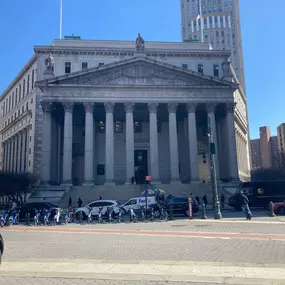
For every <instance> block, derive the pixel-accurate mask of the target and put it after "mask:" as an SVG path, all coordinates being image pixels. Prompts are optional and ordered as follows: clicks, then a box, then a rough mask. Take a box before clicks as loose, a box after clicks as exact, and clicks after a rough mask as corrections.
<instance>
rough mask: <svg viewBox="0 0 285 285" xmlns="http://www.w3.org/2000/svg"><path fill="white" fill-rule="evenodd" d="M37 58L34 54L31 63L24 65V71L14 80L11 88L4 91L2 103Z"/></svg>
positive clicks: (1, 97)
mask: <svg viewBox="0 0 285 285" xmlns="http://www.w3.org/2000/svg"><path fill="white" fill-rule="evenodd" d="M36 60H37V56H36V54H34V55H33V56H32V57H31V58H30V59H29V61H28V62H27V63H26V64H25V65H24V67H23V68H22V70H21V71H20V72H19V73H18V74H17V76H16V77H15V78H14V80H13V81H12V82H11V83H10V84H9V86H8V87H7V88H6V89H5V90H4V92H3V93H2V95H1V96H0V102H1V101H2V100H3V99H4V98H5V96H6V95H7V94H8V93H9V92H10V91H11V89H13V88H14V87H15V85H16V83H17V82H18V81H19V79H20V78H21V77H22V76H23V75H24V74H25V72H26V71H27V70H28V69H29V68H30V67H31V66H32V65H33V64H34V63H35V62H36Z"/></svg>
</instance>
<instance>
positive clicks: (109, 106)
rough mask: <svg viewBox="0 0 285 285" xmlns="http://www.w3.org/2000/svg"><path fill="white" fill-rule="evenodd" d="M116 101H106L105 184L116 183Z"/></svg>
mask: <svg viewBox="0 0 285 285" xmlns="http://www.w3.org/2000/svg"><path fill="white" fill-rule="evenodd" d="M114 106H115V104H114V103H105V110H106V130H105V132H106V139H105V146H106V150H105V184H112V185H113V184H114V115H113V112H114Z"/></svg>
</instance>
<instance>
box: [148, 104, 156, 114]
mask: <svg viewBox="0 0 285 285" xmlns="http://www.w3.org/2000/svg"><path fill="white" fill-rule="evenodd" d="M157 108H158V103H148V110H149V112H150V113H156V112H157Z"/></svg>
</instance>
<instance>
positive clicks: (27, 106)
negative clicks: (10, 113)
mask: <svg viewBox="0 0 285 285" xmlns="http://www.w3.org/2000/svg"><path fill="white" fill-rule="evenodd" d="M28 110H29V102H27V103H26V111H28Z"/></svg>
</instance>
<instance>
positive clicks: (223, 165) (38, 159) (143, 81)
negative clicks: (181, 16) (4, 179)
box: [0, 40, 249, 185]
mask: <svg viewBox="0 0 285 285" xmlns="http://www.w3.org/2000/svg"><path fill="white" fill-rule="evenodd" d="M229 56H230V53H229V52H227V51H214V50H211V49H210V47H209V45H207V44H201V43H159V42H149V43H148V42H146V43H145V49H144V50H143V51H136V46H135V42H123V41H122V42H119V41H84V40H56V41H54V42H53V43H52V44H51V45H50V46H36V47H35V55H34V56H33V58H32V59H31V61H30V62H29V64H28V65H26V66H25V67H24V69H23V71H22V72H21V74H19V75H18V77H17V78H16V79H15V80H14V81H13V83H12V84H11V85H10V86H9V87H8V89H7V90H6V91H5V92H4V94H3V95H2V97H1V101H0V104H1V108H2V109H1V110H2V112H1V148H2V149H1V154H2V156H1V167H2V170H6V171H15V172H22V171H30V172H33V173H35V174H36V175H37V176H38V177H39V182H41V183H43V184H59V185H60V184H63V185H93V184H104V183H105V184H113V183H120V184H123V183H131V179H132V177H133V176H135V177H136V178H137V179H139V178H138V177H137V175H138V173H140V174H143V176H144V175H150V176H152V179H153V181H154V182H155V183H181V182H188V183H189V182H193V183H195V182H198V181H203V180H208V179H209V167H208V161H209V159H208V136H207V129H208V127H207V118H208V116H211V118H212V122H214V125H215V127H214V128H213V137H214V138H215V142H216V145H217V148H216V150H217V152H216V163H217V165H218V167H217V170H218V172H217V173H218V179H221V180H226V181H229V180H238V179H243V178H244V177H248V175H249V154H248V139H247V138H248V123H247V114H246V101H245V98H244V94H243V91H242V89H240V88H239V86H238V84H237V80H236V78H235V75H234V71H233V69H232V68H231V66H230V63H229V62H228V58H229ZM47 58H49V62H52V63H53V65H52V67H50V66H46V63H47V60H46V59H47ZM51 58H52V60H51ZM198 64H199V65H201V64H202V65H203V66H204V68H203V72H202V73H201V72H198V70H197V66H198ZM214 65H215V66H218V70H219V72H218V74H217V73H216V74H213V66H214ZM31 70H35V71H34V73H35V75H34V76H35V77H34V78H37V83H36V87H34V84H33V89H32V91H31V92H30V93H29V94H27V95H25V96H24V98H23V101H21V103H19V104H22V105H23V104H25V103H26V101H27V100H30V101H29V104H30V105H29V106H30V107H29V113H27V115H24V114H23V115H21V116H20V117H19V119H22V118H23V120H24V121H25V120H26V121H25V122H26V125H24V124H23V123H22V125H21V124H18V125H17V126H19V127H18V128H16V127H14V124H13V122H11V121H10V115H11V114H12V113H13V112H14V110H15V109H16V108H18V107H16V106H13V108H12V109H11V110H10V112H8V113H7V112H3V110H4V109H5V108H6V107H4V102H7V99H8V98H9V96H11V94H12V92H13V89H14V88H15V87H17V86H19V84H20V82H21V80H23V78H24V77H27V74H28V73H29V72H31ZM214 75H215V76H214ZM8 102H9V99H8ZM31 102H32V103H31ZM5 104H7V103H5ZM19 107H20V105H19ZM28 115H29V116H28ZM24 116H28V118H29V120H27V119H25V117H24ZM25 126H26V127H25ZM23 129H27V130H28V131H29V135H27V136H28V139H27V141H25V140H24V141H25V144H23V143H22V141H23V139H22V137H21V138H19V139H17V143H16V144H15V143H14V142H13V143H12V144H10V138H11V137H13V136H15V137H17V138H18V137H20V136H19V134H21V133H22V130H23ZM26 133H27V132H26ZM18 141H19V143H18ZM7 146H8V147H7ZM20 146H21V147H20ZM19 150H20V152H19ZM18 153H21V154H23V155H22V156H21V158H19V156H18ZM14 157H16V158H17V159H16V158H14ZM22 160H23V161H26V165H28V166H27V167H26V168H25V169H22V168H21V167H20V166H18V165H22V164H23V163H22ZM18 161H19V163H18ZM10 165H12V166H11V167H10ZM13 167H15V168H13ZM18 167H19V168H18ZM138 169H139V170H138ZM135 170H136V171H135Z"/></svg>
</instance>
